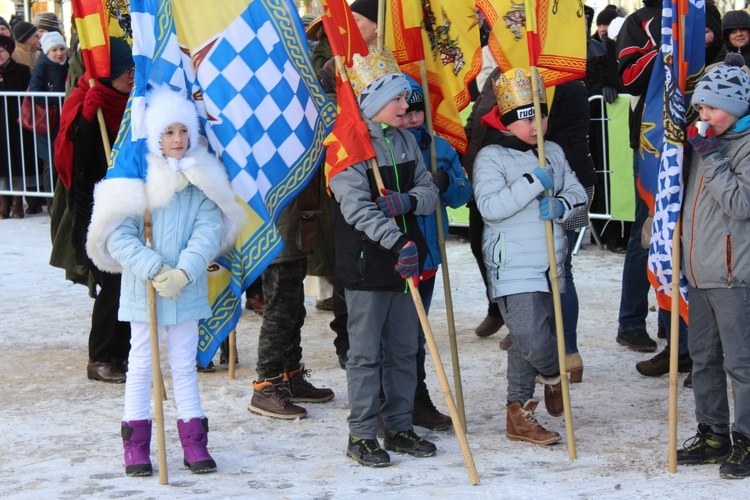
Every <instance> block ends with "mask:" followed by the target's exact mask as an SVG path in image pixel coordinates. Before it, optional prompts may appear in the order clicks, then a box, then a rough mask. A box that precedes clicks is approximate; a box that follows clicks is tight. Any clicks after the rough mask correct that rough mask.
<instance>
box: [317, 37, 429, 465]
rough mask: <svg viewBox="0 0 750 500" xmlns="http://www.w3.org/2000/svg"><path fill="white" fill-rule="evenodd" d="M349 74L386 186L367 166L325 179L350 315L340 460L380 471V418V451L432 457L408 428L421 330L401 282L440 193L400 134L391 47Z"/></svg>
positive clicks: (418, 253) (399, 92) (401, 102)
mask: <svg viewBox="0 0 750 500" xmlns="http://www.w3.org/2000/svg"><path fill="white" fill-rule="evenodd" d="M348 73H349V79H350V81H351V82H352V87H353V89H354V93H355V95H356V97H357V104H358V105H359V108H360V110H361V113H362V116H363V118H364V120H365V123H366V124H367V127H368V129H369V134H370V140H371V142H372V146H373V148H374V150H375V153H376V158H375V161H376V162H377V165H378V170H379V172H380V175H381V176H382V179H383V183H384V185H385V189H383V190H382V191H381V192H378V189H377V186H376V183H375V180H374V176H373V171H372V163H371V161H370V160H367V161H363V162H360V163H356V164H354V165H352V166H350V167H348V168H346V169H344V170H342V171H341V172H339V173H336V174H335V175H333V176H331V177H330V180H329V187H330V190H331V192H332V194H333V221H334V226H333V227H334V241H335V243H336V245H335V246H336V278H337V279H338V280H339V281H340V283H341V284H342V285H343V286H344V288H345V291H344V295H345V298H346V305H347V312H348V314H349V319H348V322H347V329H348V330H349V351H348V361H347V363H346V380H347V387H348V392H349V406H350V408H351V411H350V414H349V418H348V421H349V442H348V446H347V451H346V454H347V456H349V457H351V458H353V459H354V460H356V461H357V462H359V463H360V464H362V465H366V466H370V467H383V466H387V465H389V464H390V457H389V455H388V453H387V452H386V451H385V450H383V449H381V448H380V445H379V443H378V440H377V431H378V420H379V418H381V417H382V419H383V422H384V424H385V427H386V431H385V437H384V447H385V449H386V450H393V451H398V452H404V453H408V454H410V455H412V456H417V457H428V456H433V455H434V454H435V451H436V449H435V445H434V444H432V443H430V442H429V441H427V440H424V439H422V438H420V437H419V436H417V435H416V434H415V433H414V430H413V429H412V420H411V417H412V407H413V405H414V391H415V388H416V383H417V371H416V369H417V368H416V354H417V332H418V330H419V328H418V318H417V312H416V309H415V307H414V303H413V301H412V298H411V296H410V294H409V288H408V286H407V283H406V281H405V280H406V279H413V277H416V276H418V275H419V273H420V269H421V265H422V263H423V262H424V258H425V256H426V255H427V248H426V245H425V242H424V239H423V238H422V233H421V232H420V230H419V226H418V225H417V220H416V216H417V215H428V214H430V213H431V212H432V211H433V210H435V207H436V206H437V201H438V190H437V187H435V185H434V184H433V182H432V176H430V174H429V173H428V172H427V169H426V168H425V165H424V161H423V160H422V152H421V151H420V150H419V146H418V145H417V142H416V140H415V139H414V136H413V135H412V134H411V133H410V132H409V131H408V130H405V129H401V128H399V127H400V126H401V124H402V122H403V119H404V115H405V113H406V110H407V108H408V107H409V105H408V103H407V101H406V98H407V97H408V95H409V88H410V87H409V82H407V80H406V78H405V77H404V76H403V74H401V72H400V71H399V69H398V65H397V64H396V61H395V59H394V58H393V55H392V54H391V52H390V50H388V49H387V48H386V49H385V50H384V51H383V52H381V51H378V50H377V49H375V48H374V47H370V53H369V54H368V56H367V57H364V58H360V57H359V55H356V56H355V57H354V70H350V71H348ZM381 373H382V375H381ZM381 388H382V393H383V394H384V396H385V401H384V402H383V404H382V406H381V402H380V394H381Z"/></svg>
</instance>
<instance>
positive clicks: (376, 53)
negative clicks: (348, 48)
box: [346, 46, 401, 96]
mask: <svg viewBox="0 0 750 500" xmlns="http://www.w3.org/2000/svg"><path fill="white" fill-rule="evenodd" d="M392 73H401V70H400V69H399V67H398V64H397V63H396V58H395V57H393V53H392V52H391V49H389V48H388V47H383V50H378V49H377V48H376V47H373V46H370V49H369V53H368V54H367V56H365V57H362V56H361V55H359V54H354V57H352V67H351V68H346V75H347V76H348V77H349V83H350V84H351V86H352V90H354V95H355V96H359V94H361V93H362V91H363V90H364V89H366V88H367V87H368V86H369V85H370V84H372V83H374V82H375V81H377V79H378V78H380V77H383V76H385V75H390V74H392Z"/></svg>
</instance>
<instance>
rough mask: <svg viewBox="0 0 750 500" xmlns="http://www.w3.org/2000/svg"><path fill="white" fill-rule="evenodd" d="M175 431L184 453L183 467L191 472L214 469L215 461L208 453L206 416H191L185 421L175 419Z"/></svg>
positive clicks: (211, 470)
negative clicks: (178, 435)
mask: <svg viewBox="0 0 750 500" xmlns="http://www.w3.org/2000/svg"><path fill="white" fill-rule="evenodd" d="M177 432H178V433H179V434H180V443H182V450H183V451H184V453H185V459H184V462H183V463H184V464H185V467H188V468H190V472H192V473H193V474H205V473H207V472H215V471H216V462H214V459H213V458H211V455H209V454H208V448H207V446H208V418H206V417H203V418H202V419H201V418H191V419H190V420H188V421H187V422H185V421H184V420H182V419H180V420H178V421H177Z"/></svg>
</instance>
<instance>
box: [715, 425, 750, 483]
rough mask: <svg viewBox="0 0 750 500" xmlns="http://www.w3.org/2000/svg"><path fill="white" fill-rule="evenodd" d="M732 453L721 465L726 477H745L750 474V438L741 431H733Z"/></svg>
mask: <svg viewBox="0 0 750 500" xmlns="http://www.w3.org/2000/svg"><path fill="white" fill-rule="evenodd" d="M732 441H733V442H734V443H733V444H732V453H731V454H730V455H729V458H727V460H726V462H724V463H723V464H721V467H719V475H720V476H721V477H722V478H724V479H744V478H746V477H748V476H750V438H748V437H747V436H745V435H744V434H742V433H741V432H737V431H734V432H732Z"/></svg>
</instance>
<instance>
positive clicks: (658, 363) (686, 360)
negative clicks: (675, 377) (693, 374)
mask: <svg viewBox="0 0 750 500" xmlns="http://www.w3.org/2000/svg"><path fill="white" fill-rule="evenodd" d="M635 369H636V370H638V373H640V374H641V375H643V376H644V377H661V376H662V375H665V374H667V373H669V346H667V347H665V348H664V350H663V351H662V352H660V353H659V354H657V355H656V356H654V357H653V358H651V359H647V360H645V361H640V362H638V363H636V364H635ZM692 369H693V360H692V359H691V358H690V354H683V355H681V356H679V357H678V358H677V371H678V372H679V373H689V372H690V370H692Z"/></svg>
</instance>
